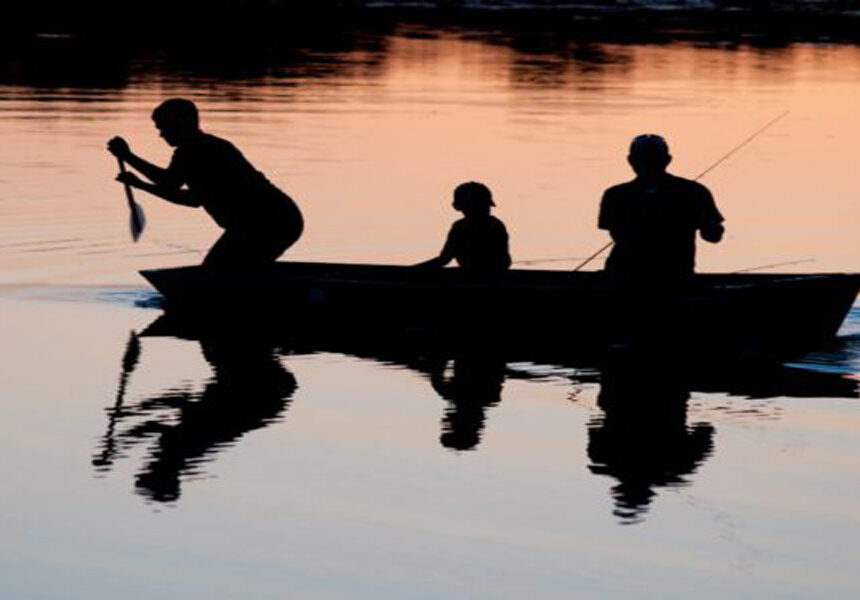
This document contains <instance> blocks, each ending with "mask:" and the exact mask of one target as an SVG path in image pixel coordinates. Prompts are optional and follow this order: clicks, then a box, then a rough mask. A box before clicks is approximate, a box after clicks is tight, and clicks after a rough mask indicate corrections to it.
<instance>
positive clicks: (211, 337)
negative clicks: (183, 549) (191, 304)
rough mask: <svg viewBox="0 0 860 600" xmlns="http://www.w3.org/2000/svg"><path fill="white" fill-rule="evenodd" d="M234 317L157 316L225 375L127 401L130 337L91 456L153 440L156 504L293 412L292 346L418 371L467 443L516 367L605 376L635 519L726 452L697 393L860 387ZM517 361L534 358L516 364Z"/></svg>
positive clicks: (795, 375) (626, 496) (616, 355)
mask: <svg viewBox="0 0 860 600" xmlns="http://www.w3.org/2000/svg"><path fill="white" fill-rule="evenodd" d="M234 317H235V318H234V319H232V320H231V322H230V324H229V326H225V323H224V322H220V321H218V322H215V323H211V322H208V323H207V322H206V320H205V318H204V319H203V320H199V319H190V318H187V317H183V316H181V315H176V314H171V313H167V314H165V315H162V316H161V317H159V318H158V319H156V321H154V322H153V323H152V324H150V326H149V327H148V328H147V329H146V330H145V331H144V332H143V333H142V334H141V335H142V336H144V337H147V336H166V337H174V338H181V339H190V340H196V341H198V342H199V343H200V349H201V352H202V354H203V357H204V358H205V359H206V361H207V362H208V363H209V364H210V365H211V366H212V370H213V377H212V379H211V380H210V381H209V382H208V383H207V384H206V386H205V388H204V390H203V391H202V392H200V393H196V394H195V393H191V392H188V391H184V390H168V391H166V392H164V393H162V394H158V395H155V396H153V397H150V398H145V399H143V400H140V401H138V402H135V403H134V404H131V405H128V404H126V403H125V402H124V398H123V397H124V390H125V386H126V385H127V382H128V379H129V376H130V374H131V371H132V370H133V369H134V367H135V365H136V364H137V363H138V361H139V358H140V348H139V345H138V341H137V338H136V336H135V335H132V336H131V338H130V339H129V344H128V347H127V348H126V352H125V355H124V357H123V361H122V365H123V371H122V374H121V376H120V386H119V392H118V395H117V398H116V401H115V403H114V405H113V407H112V408H109V409H108V410H107V413H108V415H109V423H108V429H107V433H106V435H105V437H104V439H103V440H102V442H101V443H100V445H99V448H98V451H97V453H96V456H95V458H94V460H93V464H94V466H95V467H96V469H97V470H99V471H106V470H109V469H110V468H111V465H112V464H113V462H114V461H115V460H117V459H118V458H121V457H123V456H124V454H125V453H126V451H127V450H129V449H130V448H131V447H132V446H134V445H136V444H139V443H145V442H147V441H150V442H152V450H151V451H150V452H149V455H148V457H147V459H146V462H145V464H144V465H143V467H142V468H141V470H140V471H139V473H138V475H137V484H136V488H137V492H138V493H139V494H141V495H142V496H144V497H146V498H148V499H151V500H154V501H158V502H169V501H176V500H178V499H179V496H180V492H181V489H180V486H181V483H182V481H183V480H187V479H188V478H189V477H191V476H193V475H195V474H197V473H199V472H200V471H201V469H202V468H203V465H204V464H205V463H207V462H210V461H213V460H215V459H216V458H217V456H218V453H219V452H221V451H223V450H226V449H228V448H229V447H231V446H233V445H235V444H236V443H237V442H238V440H239V439H240V438H241V437H242V436H243V435H245V434H246V433H248V432H251V431H253V430H256V429H260V428H262V427H266V426H268V425H270V424H272V423H275V422H278V421H280V420H281V419H282V417H283V413H284V411H285V410H286V409H287V408H288V407H289V404H290V400H291V398H292V395H293V393H294V391H295V389H296V380H295V378H294V377H293V375H292V374H291V373H290V372H289V371H288V370H287V369H286V368H285V367H284V365H283V364H282V362H281V359H280V357H281V356H282V355H302V354H316V353H321V352H326V353H337V354H344V355H349V356H354V357H357V358H360V359H364V360H369V361H373V362H377V363H382V364H385V365H389V366H392V365H393V366H396V367H401V368H404V369H409V370H412V371H414V372H417V373H420V374H421V375H422V376H424V377H425V378H426V380H427V382H428V385H429V386H431V387H432V388H433V390H434V391H435V392H436V393H437V394H438V396H439V397H440V399H442V400H444V401H445V402H446V403H447V407H446V409H445V410H444V413H443V415H442V419H441V432H440V436H439V443H440V444H441V446H442V447H444V448H447V449H451V450H455V451H477V450H478V449H479V447H480V442H481V438H482V436H483V434H484V433H485V430H486V428H487V426H488V412H489V411H490V409H491V408H493V407H495V406H497V405H498V404H499V403H500V402H501V399H502V390H503V387H504V382H505V380H506V379H507V378H509V377H512V378H514V377H515V378H518V379H530V380H533V381H535V382H536V383H539V382H540V381H541V380H542V379H544V378H546V377H548V376H549V377H554V381H555V382H556V383H557V381H558V376H557V375H556V376H553V375H547V373H548V372H549V373H551V372H552V370H553V368H554V369H556V371H558V369H561V370H566V369H567V370H569V369H573V370H574V371H575V372H576V373H577V374H576V375H574V376H567V377H569V379H570V381H571V383H572V384H573V385H575V386H581V385H582V384H594V383H597V384H598V385H599V393H598V408H599V409H600V410H601V413H602V414H600V415H597V416H595V417H594V418H592V419H591V421H590V422H589V424H588V447H587V455H588V459H589V464H588V468H589V470H590V471H591V472H592V473H594V474H595V475H600V476H609V477H611V478H613V479H615V480H616V482H617V483H616V484H615V485H614V486H613V488H612V492H611V494H612V498H613V505H614V508H613V513H614V514H615V515H616V516H617V517H618V519H619V521H620V522H621V523H625V524H628V523H638V522H641V521H642V520H644V519H645V517H646V515H647V512H648V510H649V507H650V506H651V504H652V503H653V501H654V499H655V497H656V496H657V494H658V491H659V489H660V488H666V487H677V486H685V485H690V484H691V483H692V476H693V475H694V474H695V473H696V472H697V469H699V467H700V466H701V465H702V464H703V463H704V462H705V461H706V460H707V459H708V458H709V457H710V456H711V455H712V454H713V452H714V451H715V447H714V434H715V427H714V426H713V425H712V424H710V423H707V422H695V423H690V422H688V418H687V416H688V415H687V410H688V405H689V401H690V398H691V394H693V393H724V394H729V395H731V396H735V397H741V398H747V399H751V400H752V399H763V398H773V397H810V398H815V397H822V398H823V397H830V398H857V397H858V382H857V381H856V380H854V379H852V378H849V377H845V376H844V375H842V374H840V373H835V372H827V371H815V370H808V369H799V368H794V367H790V366H787V365H785V364H783V363H781V362H775V361H773V360H769V359H767V358H766V357H761V356H751V355H740V356H717V355H715V356H703V355H701V354H696V355H695V356H690V353H689V352H684V350H683V349H677V348H671V347H666V346H662V347H654V346H648V347H636V346H635V345H633V346H621V347H610V348H606V347H602V348H581V347H577V345H576V343H575V341H573V340H570V339H568V338H565V339H553V338H552V337H551V336H549V337H544V338H541V339H536V338H534V337H530V338H528V339H525V338H516V339H515V338H513V337H511V336H510V334H509V332H506V331H505V329H504V327H503V325H501V324H500V323H503V320H500V319H497V318H492V319H490V323H488V322H486V321H485V322H483V323H478V322H471V323H469V322H470V320H469V319H464V320H463V322H461V323H460V324H458V325H457V326H455V327H452V328H449V329H445V328H438V327H435V328H431V329H429V330H425V329H421V328H411V329H404V328H399V327H397V326H394V327H391V328H384V327H379V326H373V325H368V324H356V325H355V327H354V328H350V327H345V326H344V324H343V323H340V324H337V325H334V324H332V323H317V322H304V323H295V324H293V325H292V326H290V327H289V328H286V329H284V330H282V331H278V329H277V328H273V326H272V324H271V323H268V322H266V321H265V320H264V319H263V320H261V317H259V316H254V315H235V316H234ZM467 323H469V324H467ZM225 327H226V330H225ZM261 332H265V334H262V333H261ZM858 344H860V338H858V337H856V336H854V337H848V338H842V339H840V340H839V341H838V342H837V343H834V344H833V345H832V346H831V347H828V348H822V349H821V350H820V351H819V352H818V353H817V354H814V353H813V354H810V355H808V356H818V357H819V359H818V360H820V361H823V362H824V363H827V364H845V363H847V361H851V360H854V359H856V356H857V355H858V352H860V350H858ZM822 357H823V358H822ZM510 363H520V364H533V365H535V368H534V370H533V371H530V370H529V369H528V368H525V369H523V368H521V367H520V368H509V367H508V365H509V364H510ZM544 365H545V366H547V367H552V368H550V369H549V371H548V370H547V369H546V368H543V366H544ZM717 410H718V409H717ZM763 416H764V415H763Z"/></svg>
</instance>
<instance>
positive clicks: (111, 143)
mask: <svg viewBox="0 0 860 600" xmlns="http://www.w3.org/2000/svg"><path fill="white" fill-rule="evenodd" d="M107 149H108V152H110V153H111V154H113V155H114V156H116V157H117V158H119V159H121V160H126V159H128V157H129V156H131V148H129V147H128V142H126V141H125V139H123V138H121V137H119V136H116V137H112V138H111V139H110V140H108V143H107Z"/></svg>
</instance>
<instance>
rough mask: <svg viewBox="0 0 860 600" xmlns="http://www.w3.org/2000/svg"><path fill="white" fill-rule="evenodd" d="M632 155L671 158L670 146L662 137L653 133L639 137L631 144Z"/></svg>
mask: <svg viewBox="0 0 860 600" xmlns="http://www.w3.org/2000/svg"><path fill="white" fill-rule="evenodd" d="M630 154H631V155H638V156H642V155H650V156H660V157H666V156H669V144H667V143H666V140H665V139H663V137H662V136H659V135H655V134H653V133H645V134H643V135H637V136H636V137H635V138H633V141H632V142H630Z"/></svg>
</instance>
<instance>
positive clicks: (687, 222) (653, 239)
mask: <svg viewBox="0 0 860 600" xmlns="http://www.w3.org/2000/svg"><path fill="white" fill-rule="evenodd" d="M627 160H628V162H629V163H630V166H631V167H632V168H633V171H634V172H635V173H636V178H635V179H633V180H632V181H628V182H626V183H622V184H619V185H616V186H613V187H611V188H609V189H608V190H606V192H604V194H603V200H602V201H601V204H600V218H599V222H598V226H599V227H600V228H601V229H606V230H608V231H609V233H610V235H611V236H612V240H613V241H614V242H615V244H614V247H613V248H612V253H611V254H610V255H609V258H608V260H607V261H606V270H607V271H608V272H610V273H613V274H616V275H619V276H622V277H625V278H636V279H643V278H645V277H655V276H656V277H663V278H670V279H677V278H683V277H686V276H689V275H691V274H692V273H693V270H694V268H695V255H696V232H697V231H698V232H699V234H700V235H701V237H702V239H704V240H706V241H708V242H712V243H716V242H719V241H720V240H721V239H722V237H723V231H724V228H723V225H722V223H723V216H722V215H721V214H720V211H719V210H717V207H716V205H715V204H714V199H713V197H712V196H711V193H710V192H709V191H708V188H706V187H705V186H703V185H701V184H700V183H696V182H695V181H690V180H689V179H683V178H681V177H676V176H675V175H671V174H670V173H667V172H666V167H668V165H669V163H670V162H671V161H672V156H671V155H670V154H669V147H668V146H667V145H666V142H665V140H664V139H663V138H662V137H660V136H658V135H650V134H648V135H640V136H637V137H636V138H634V139H633V142H632V143H631V144H630V154H629V156H628V157H627Z"/></svg>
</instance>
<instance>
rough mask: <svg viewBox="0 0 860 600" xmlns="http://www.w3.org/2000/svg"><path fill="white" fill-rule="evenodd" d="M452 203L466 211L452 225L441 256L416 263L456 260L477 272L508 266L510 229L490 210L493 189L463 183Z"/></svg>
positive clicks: (434, 264) (440, 263)
mask: <svg viewBox="0 0 860 600" xmlns="http://www.w3.org/2000/svg"><path fill="white" fill-rule="evenodd" d="M452 206H453V207H454V209H455V210H458V211H460V212H461V213H463V218H462V219H460V220H458V221H455V222H454V224H453V225H452V226H451V230H450V231H449V232H448V239H447V240H446V241H445V245H444V246H443V247H442V251H441V252H440V253H439V256H437V257H435V258H431V259H430V260H428V261H425V262H422V263H419V264H417V265H416V266H418V267H444V266H445V265H447V264H448V263H449V262H451V260H456V261H457V264H458V265H460V267H461V268H463V269H465V270H468V271H470V272H474V273H496V272H501V271H504V270H506V269H508V268H509V267H510V266H511V255H510V253H509V251H508V232H507V230H506V229H505V225H504V223H502V222H501V221H500V220H499V219H497V218H496V217H494V216H493V215H491V214H490V208H491V207H493V206H495V203H494V202H493V196H492V193H491V192H490V189H489V188H488V187H487V186H485V185H484V184H483V183H477V182H474V181H470V182H468V183H461V184H460V185H458V186H457V188H456V189H455V190H454V203H453V205H452Z"/></svg>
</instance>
